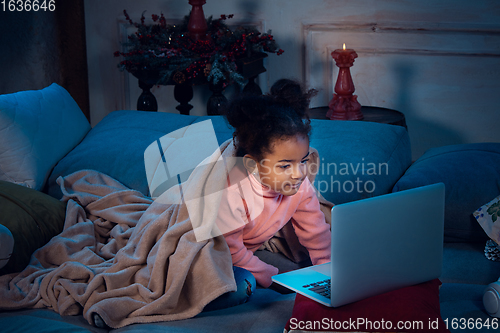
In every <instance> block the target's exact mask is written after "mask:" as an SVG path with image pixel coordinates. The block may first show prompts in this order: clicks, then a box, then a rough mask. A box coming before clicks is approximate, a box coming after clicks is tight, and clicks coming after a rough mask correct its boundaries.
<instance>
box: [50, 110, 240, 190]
mask: <svg viewBox="0 0 500 333" xmlns="http://www.w3.org/2000/svg"><path fill="white" fill-rule="evenodd" d="M204 120H211V121H212V125H213V127H214V130H215V133H216V137H217V141H218V143H219V144H221V143H222V142H224V141H226V140H227V139H229V138H231V137H232V129H231V128H230V127H229V125H227V124H226V122H225V121H224V119H223V118H222V117H217V116H212V117H208V116H206V117H199V116H186V115H180V114H175V113H165V112H144V111H133V110H123V111H114V112H112V113H110V114H109V115H107V116H106V117H105V118H104V119H103V120H101V121H100V122H99V123H98V124H97V125H96V126H94V128H93V129H92V130H91V131H90V132H89V133H88V135H87V136H86V137H85V139H84V140H83V141H82V142H81V143H80V144H79V145H78V146H76V147H75V149H73V150H72V151H71V152H70V153H69V154H68V155H67V156H65V157H64V158H63V159H62V160H61V161H59V163H58V164H57V165H56V166H55V167H54V170H53V172H52V174H51V175H50V178H49V187H48V193H49V194H50V195H52V196H54V197H56V198H60V197H61V196H62V194H61V192H60V189H59V188H58V186H57V184H56V179H57V177H59V176H66V175H68V174H71V173H73V172H75V171H78V170H82V169H93V170H97V171H100V172H102V173H104V174H107V175H109V176H111V177H112V178H114V179H116V180H118V181H119V182H121V183H122V184H123V185H125V186H127V187H129V188H133V189H136V190H138V191H140V192H142V193H143V194H144V195H150V193H149V188H148V180H147V176H146V170H145V163H144V153H145V151H146V149H147V148H148V147H149V146H150V144H151V143H154V142H155V141H157V140H158V139H159V138H161V137H163V136H165V135H167V134H169V133H171V132H173V131H175V130H177V129H179V128H182V127H185V126H188V125H190V124H193V123H196V122H201V121H204ZM167 158H169V157H168V156H167ZM166 162H167V164H168V161H166Z"/></svg>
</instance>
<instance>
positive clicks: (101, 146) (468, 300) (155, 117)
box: [0, 109, 500, 332]
mask: <svg viewBox="0 0 500 333" xmlns="http://www.w3.org/2000/svg"><path fill="white" fill-rule="evenodd" d="M0 112H1V109H0ZM207 119H210V120H211V121H212V124H213V127H214V129H215V133H216V136H217V140H218V142H219V143H222V142H224V141H225V140H227V139H229V138H231V137H232V129H231V128H230V127H229V126H228V125H227V124H226V122H225V121H224V119H223V118H222V117H219V116H205V117H198V116H184V115H179V114H175V113H162V112H141V111H127V110H125V111H114V112H112V113H110V114H109V115H108V116H106V117H105V118H104V119H103V120H102V121H101V122H100V123H98V124H97V125H96V126H95V127H94V128H92V129H91V130H89V131H88V133H86V135H85V136H84V138H83V140H81V142H80V143H78V144H76V145H75V146H74V147H72V148H71V149H70V150H69V152H67V154H65V156H64V157H63V158H62V159H60V160H59V161H58V162H57V163H56V164H55V166H54V167H53V168H51V170H50V174H49V176H48V177H47V179H46V182H45V185H44V187H43V188H42V189H40V191H39V192H42V193H45V194H43V195H46V194H48V195H49V196H51V197H53V198H56V199H59V198H60V197H61V193H60V190H59V188H58V186H57V185H56V184H55V180H56V178H57V177H59V176H64V175H67V174H70V173H72V172H74V171H78V170H81V169H95V170H98V171H101V172H103V173H105V174H107V175H109V176H111V177H113V178H115V179H117V180H118V181H120V182H121V183H123V184H124V185H125V186H127V187H130V188H133V189H137V190H139V191H141V192H142V193H144V194H145V195H148V194H149V193H148V183H147V177H146V173H145V170H144V162H143V158H144V151H145V149H146V147H147V146H148V145H149V144H150V143H152V142H153V141H155V140H156V139H158V138H160V137H162V136H163V135H165V134H167V133H170V132H172V131H174V130H176V129H179V128H182V127H184V126H187V125H189V124H192V123H194V122H200V121H203V120H207ZM312 127H313V131H312V135H311V146H312V147H314V148H316V149H317V150H318V152H319V155H320V159H321V162H322V166H323V169H322V168H321V167H320V170H319V173H318V176H317V177H316V180H315V185H316V187H317V189H318V190H319V191H320V192H321V194H322V195H323V196H324V197H325V198H326V199H327V200H329V201H331V202H333V203H337V204H338V203H344V202H349V201H353V200H359V199H362V198H367V197H371V196H376V195H382V194H386V193H390V192H393V191H401V190H405V189H409V188H413V187H418V186H422V185H426V184H431V183H435V182H444V183H445V185H446V192H447V193H446V212H445V243H444V262H443V274H442V276H441V278H440V280H441V281H442V282H443V285H442V287H441V289H440V306H441V314H442V317H443V319H448V321H449V323H451V321H452V320H453V319H454V318H455V319H461V318H463V319H469V318H473V319H474V320H476V319H477V318H479V320H482V321H486V320H487V319H488V318H489V316H488V315H487V314H486V312H485V310H484V307H483V305H482V295H483V290H484V288H485V286H486V285H487V284H489V283H491V282H493V281H496V280H497V279H498V278H499V277H500V262H493V261H490V260H488V259H486V258H485V256H484V253H483V250H484V245H485V241H486V240H487V237H486V235H485V234H484V232H483V231H482V229H481V228H480V226H479V225H478V224H477V222H475V221H474V220H473V218H472V215H471V214H472V212H473V211H475V210H476V209H477V208H479V207H480V206H481V205H483V204H485V203H487V202H488V201H490V200H491V199H493V198H494V197H495V196H498V195H499V194H500V171H499V168H498V165H500V144H499V143H484V144H469V145H456V146H447V147H441V148H437V149H432V150H430V151H428V152H427V153H426V154H425V155H424V156H422V157H421V158H419V159H418V160H417V161H412V160H411V148H410V140H409V136H408V133H407V131H406V129H405V128H403V127H399V126H393V125H385V124H378V123H369V122H355V121H354V122H353V121H345V122H342V121H329V120H312ZM410 130H411V124H410ZM166 158H167V159H168V158H169V156H166ZM258 255H259V257H260V258H261V259H263V260H265V261H268V262H270V263H272V264H275V265H277V266H279V267H280V268H282V269H293V268H296V267H299V266H300V265H301V263H295V262H292V261H290V260H288V259H287V258H285V257H284V256H283V255H282V254H280V253H271V252H269V251H266V250H260V251H258ZM409 260H411V258H409ZM294 298H295V295H294V294H280V293H278V292H276V291H273V290H269V289H260V288H258V289H257V290H256V292H255V293H254V294H253V295H252V297H251V300H250V302H248V303H246V304H243V305H240V306H237V307H234V308H230V309H225V310H219V311H214V312H209V313H202V314H200V315H199V316H196V317H195V318H192V319H188V320H182V321H176V322H160V323H152V324H136V325H131V326H127V327H123V328H120V329H114V330H113V329H112V330H110V331H112V332H155V331H168V332H226V331H227V332H229V331H241V332H282V331H283V328H284V326H285V324H286V322H287V321H288V319H289V318H290V316H291V311H292V308H293V305H294ZM0 327H3V329H2V330H4V329H6V330H5V331H6V332H28V331H33V332H35V331H39V329H40V328H41V327H43V328H44V332H45V331H47V332H49V331H50V332H69V331H71V332H105V331H108V330H105V329H99V328H96V327H93V326H91V325H90V324H88V323H87V322H86V321H85V320H84V319H83V317H82V316H75V317H61V316H59V315H58V314H57V313H55V312H53V311H51V310H46V309H21V310H18V311H10V312H1V313H0ZM449 329H450V331H452V332H454V331H456V332H458V331H461V330H460V327H451V325H450V327H449ZM468 331H471V332H473V331H477V332H481V331H484V332H490V331H492V330H491V329H490V330H488V329H486V328H483V329H472V330H468Z"/></svg>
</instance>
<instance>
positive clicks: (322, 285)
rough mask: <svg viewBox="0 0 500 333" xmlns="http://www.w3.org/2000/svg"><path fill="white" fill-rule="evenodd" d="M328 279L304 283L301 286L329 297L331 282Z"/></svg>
mask: <svg viewBox="0 0 500 333" xmlns="http://www.w3.org/2000/svg"><path fill="white" fill-rule="evenodd" d="M330 281H331V280H330V279H328V280H323V281H319V282H315V283H311V284H306V285H304V286H302V287H303V288H307V289H308V290H310V291H314V292H315V293H317V294H320V295H322V296H325V297H327V298H330V291H331V284H330Z"/></svg>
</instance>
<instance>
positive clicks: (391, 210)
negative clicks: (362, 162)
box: [273, 183, 445, 306]
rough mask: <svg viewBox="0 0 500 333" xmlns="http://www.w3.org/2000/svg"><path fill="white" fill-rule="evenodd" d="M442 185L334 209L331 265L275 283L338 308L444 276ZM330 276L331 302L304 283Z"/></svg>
mask: <svg viewBox="0 0 500 333" xmlns="http://www.w3.org/2000/svg"><path fill="white" fill-rule="evenodd" d="M444 190H445V189H444V184H442V183H439V184H434V185H429V186H424V187H420V188H416V189H411V190H407V191H401V192H396V193H391V194H387V195H382V196H378V197H373V198H369V199H364V200H359V201H354V202H349V203H346V204H341V205H337V206H334V207H333V208H332V211H331V214H332V256H331V259H332V264H325V265H320V266H312V267H307V268H304V269H300V270H296V271H292V272H288V273H284V274H279V275H276V276H274V277H273V281H275V282H277V283H279V284H282V285H284V286H286V287H288V288H290V289H292V290H294V291H296V292H299V293H301V294H303V295H305V296H307V297H310V298H312V299H315V300H316V301H318V302H320V303H322V304H325V305H329V306H340V305H344V304H347V303H351V302H354V301H357V300H360V299H363V298H367V297H370V296H374V295H377V294H381V293H384V292H387V291H390V290H394V289H397V288H400V287H405V286H409V285H413V284H417V283H421V282H425V281H428V280H431V279H434V278H437V277H439V276H440V275H441V266H442V255H443V254H442V253H443V224H444ZM328 277H331V300H330V302H328V299H325V298H324V297H321V296H319V295H317V294H315V293H312V292H310V291H309V290H307V288H304V287H303V286H304V285H308V284H309V283H312V282H317V281H313V280H314V279H317V280H318V281H319V280H320V279H324V278H328Z"/></svg>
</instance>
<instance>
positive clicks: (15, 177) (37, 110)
mask: <svg viewBox="0 0 500 333" xmlns="http://www.w3.org/2000/svg"><path fill="white" fill-rule="evenodd" d="M89 130H90V124H89V122H88V121H87V118H85V116H84V115H83V113H82V111H81V110H80V107H79V106H78V104H76V102H75V101H74V99H73V98H72V97H71V95H70V94H69V93H68V92H67V91H66V89H64V88H63V87H61V86H59V85H57V84H55V83H53V84H51V85H50V86H48V87H46V88H44V89H40V90H26V91H20V92H17V93H13V94H6V95H0V142H1V144H0V180H5V181H8V182H12V183H16V184H19V185H23V186H26V187H30V188H33V189H36V190H41V189H43V188H44V185H45V182H46V180H47V177H48V176H49V173H50V171H51V170H52V168H53V167H54V165H55V164H56V163H57V161H59V160H60V159H61V158H62V157H63V156H64V155H66V154H67V153H68V152H69V151H70V150H71V149H73V147H75V146H76V145H77V144H78V143H79V142H80V141H81V140H82V139H83V137H84V136H85V134H87V132H88V131H89Z"/></svg>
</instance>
